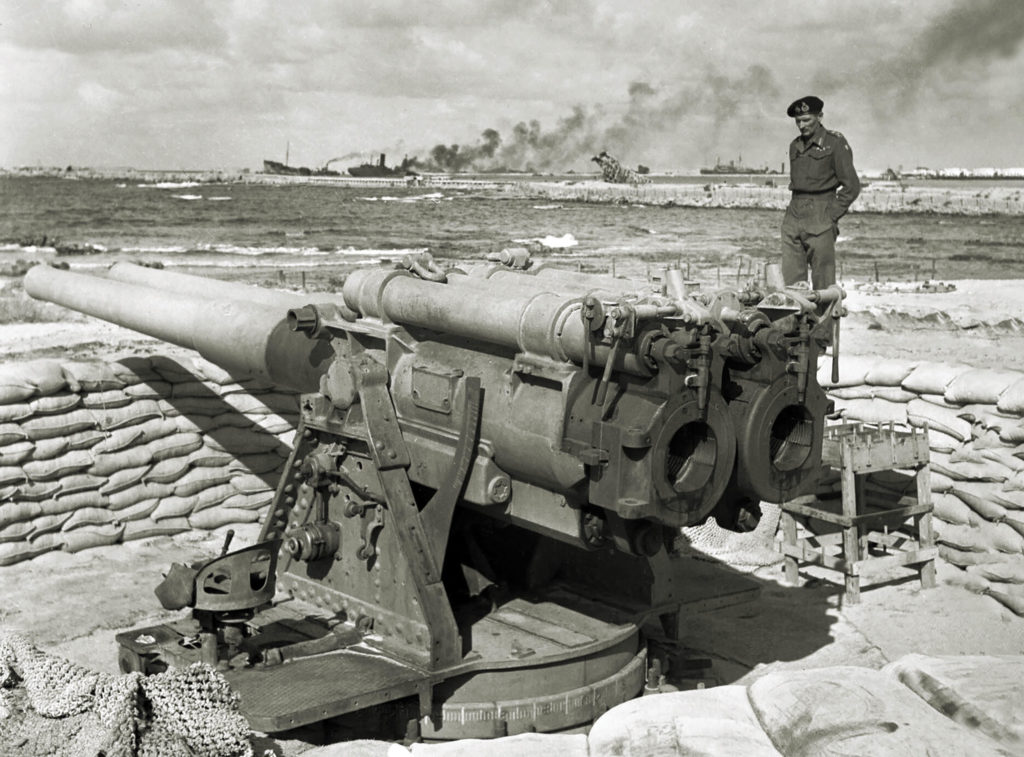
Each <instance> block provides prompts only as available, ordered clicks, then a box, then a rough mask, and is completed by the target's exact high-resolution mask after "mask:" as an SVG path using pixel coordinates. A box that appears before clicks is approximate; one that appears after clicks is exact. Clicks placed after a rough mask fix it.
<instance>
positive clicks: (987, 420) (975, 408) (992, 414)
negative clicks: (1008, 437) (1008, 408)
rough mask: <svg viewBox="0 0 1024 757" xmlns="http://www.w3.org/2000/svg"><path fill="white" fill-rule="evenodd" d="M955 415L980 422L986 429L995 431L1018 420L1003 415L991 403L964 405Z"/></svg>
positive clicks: (973, 421) (1018, 420)
mask: <svg viewBox="0 0 1024 757" xmlns="http://www.w3.org/2000/svg"><path fill="white" fill-rule="evenodd" d="M957 415H959V416H960V417H961V418H963V419H964V420H966V421H970V422H971V423H980V424H981V425H982V426H984V427H985V428H986V429H993V430H994V431H996V432H998V431H999V430H1000V429H1002V428H1003V427H1004V426H1013V425H1016V424H1017V423H1019V422H1020V418H1018V417H1011V416H1008V415H1004V414H1003V413H1000V412H998V411H997V410H996V408H995V407H994V406H992V405H982V404H969V405H964V406H963V407H961V408H960V410H959V411H957Z"/></svg>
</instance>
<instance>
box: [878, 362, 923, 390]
mask: <svg viewBox="0 0 1024 757" xmlns="http://www.w3.org/2000/svg"><path fill="white" fill-rule="evenodd" d="M919 364H920V363H919V362H918V361H917V360H902V359H900V358H884V359H882V360H876V361H875V362H874V364H873V365H872V366H870V367H869V368H868V372H867V374H865V376H864V380H865V381H866V382H867V383H869V384H872V385H874V386H894V387H898V386H901V385H902V384H903V381H904V380H905V379H906V378H907V376H909V375H910V374H911V372H913V370H914V369H915V368H917V366H918V365H919Z"/></svg>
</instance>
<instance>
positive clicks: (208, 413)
mask: <svg viewBox="0 0 1024 757" xmlns="http://www.w3.org/2000/svg"><path fill="white" fill-rule="evenodd" d="M297 422H298V398H297V396H296V395H294V394H284V393H280V392H277V391H274V390H273V389H271V388H269V387H266V386H261V385H258V384H253V383H244V384H240V383H237V382H235V381H234V380H233V379H232V377H231V376H230V375H228V374H227V373H226V372H224V371H223V370H221V369H220V368H218V367H216V366H214V365H212V364H210V363H208V362H206V361H204V360H201V359H193V358H190V357H180V358H179V357H175V358H171V357H164V356H156V357H148V358H147V357H128V358H125V359H122V360H117V361H113V362H99V361H97V362H72V361H58V360H35V361H31V362H25V363H18V364H8V365H6V366H0V565H9V564H12V563H15V562H18V561H20V560H25V559H30V558H33V557H36V556H38V555H40V554H43V553H45V552H49V551H51V550H58V549H63V550H67V551H72V552H74V551H79V550H82V549H86V548H88V547H93V546H99V545H103V544H114V543H117V542H120V541H129V540H132V539H140V538H143V537H147V536H157V535H163V534H175V533H180V532H182V531H187V530H191V529H213V528H217V527H219V526H223V525H227V524H239V523H250V522H255V521H257V520H259V519H260V518H261V516H262V512H263V510H264V509H265V508H266V507H267V506H268V505H269V504H270V501H271V499H272V497H273V489H274V487H275V485H276V482H277V480H278V478H279V476H280V473H281V471H282V469H283V468H284V464H285V459H286V458H287V456H288V454H289V453H290V452H291V446H292V442H293V438H294V434H295V427H296V425H297Z"/></svg>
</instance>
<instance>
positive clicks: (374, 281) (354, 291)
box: [342, 269, 649, 376]
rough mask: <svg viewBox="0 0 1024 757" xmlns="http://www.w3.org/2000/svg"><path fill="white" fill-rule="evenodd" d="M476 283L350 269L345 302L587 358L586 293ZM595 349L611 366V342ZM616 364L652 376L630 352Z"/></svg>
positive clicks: (595, 358) (423, 324)
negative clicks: (455, 292) (583, 300)
mask: <svg viewBox="0 0 1024 757" xmlns="http://www.w3.org/2000/svg"><path fill="white" fill-rule="evenodd" d="M473 287H474V285H473V284H472V283H471V282H470V281H468V280H465V281H463V282H462V283H460V284H459V285H458V295H457V296H452V289H453V288H454V287H452V286H451V285H450V284H441V283H438V282H433V281H423V280H421V279H418V278H415V277H413V276H411V275H408V274H406V273H405V272H404V271H385V270H381V269H360V270H357V271H353V272H352V273H351V274H349V277H348V279H347V280H346V281H345V284H344V286H343V287H342V292H343V294H344V296H345V304H346V305H347V306H348V307H349V308H351V309H352V310H354V311H355V312H357V313H359V314H360V315H363V316H369V317H373V318H382V319H385V320H389V321H393V322H395V323H400V324H405V325H411V326H418V327H420V328H426V329H431V330H434V331H441V332H444V333H447V334H452V335H455V336H459V337H463V338H468V339H476V340H481V341H484V342H490V343H492V344H499V345H504V346H506V347H510V348H513V349H515V350H517V351H522V352H526V353H531V354H534V355H544V356H547V357H549V358H552V359H553V360H558V361H572V362H575V363H577V364H582V362H583V355H584V352H585V351H586V350H587V347H588V345H587V339H586V337H585V334H584V326H583V320H582V318H581V317H580V300H579V298H575V297H572V296H567V295H564V294H556V293H553V292H546V291H543V290H540V291H536V290H531V289H521V288H519V287H516V288H515V289H514V290H512V291H510V290H509V289H508V288H506V289H502V287H501V285H500V284H498V283H492V284H490V285H488V284H487V283H486V282H485V281H483V280H481V282H480V284H479V287H480V288H479V289H475V291H474V289H473ZM592 350H593V355H592V356H591V362H592V363H593V364H594V365H604V364H605V363H606V362H607V360H608V359H609V357H610V356H611V354H612V351H611V350H610V349H609V348H608V347H607V346H604V345H600V346H594V347H592ZM616 367H617V368H619V369H621V370H624V371H627V372H629V373H634V374H637V375H641V376H642V375H649V371H648V369H647V368H646V367H644V366H642V365H641V364H640V363H639V361H638V360H637V359H636V357H635V356H633V355H629V354H620V355H619V356H618V358H617V363H616Z"/></svg>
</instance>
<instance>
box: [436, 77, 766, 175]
mask: <svg viewBox="0 0 1024 757" xmlns="http://www.w3.org/2000/svg"><path fill="white" fill-rule="evenodd" d="M627 95H628V99H627V101H626V106H625V108H624V109H621V113H620V114H619V115H618V116H613V115H611V114H610V113H609V111H610V110H611V108H609V107H606V106H605V105H604V104H601V103H599V104H596V105H591V106H585V105H575V106H573V108H572V110H571V111H570V113H569V114H568V115H566V116H564V117H562V118H561V119H559V120H558V122H557V123H556V124H555V126H554V128H552V129H545V128H544V127H543V126H542V125H541V123H540V122H539V121H537V120H530V121H520V122H519V123H517V124H516V125H515V126H514V127H513V128H512V131H511V133H510V134H508V135H507V136H505V137H503V136H502V135H501V134H500V133H499V132H498V131H497V130H496V129H493V128H491V129H487V130H485V131H484V132H483V134H482V135H481V138H480V141H479V142H478V143H476V144H471V145H459V144H451V145H446V144H439V145H436V146H435V147H434V148H433V149H431V150H430V152H429V157H428V158H427V159H426V160H418V161H417V165H418V166H419V167H422V168H423V169H425V170H428V171H443V172H459V171H472V172H480V173H485V172H504V171H565V170H566V169H568V168H569V167H572V166H574V165H575V166H579V165H581V164H582V163H585V162H586V161H589V159H590V157H591V156H593V155H595V154H597V153H599V152H601V151H602V150H607V151H608V152H609V153H611V154H612V155H614V156H615V157H618V158H619V159H620V160H622V161H623V163H624V164H625V163H635V162H636V161H638V160H643V159H649V158H647V156H648V155H650V154H655V155H660V156H663V159H664V156H666V155H671V156H672V158H673V160H674V161H675V162H676V164H678V161H680V160H691V161H694V160H697V159H698V158H699V157H700V156H701V155H702V154H704V153H706V152H707V150H708V148H709V147H710V146H713V145H714V144H715V140H716V138H717V137H716V135H717V132H718V130H719V128H720V127H721V126H722V125H723V124H725V123H726V122H728V121H729V120H730V119H732V118H735V117H737V116H740V115H743V114H745V113H751V112H755V113H756V112H759V111H760V109H761V107H762V106H763V104H764V103H766V102H770V103H773V104H774V100H776V99H777V98H778V97H779V87H778V86H777V84H776V82H775V79H774V77H773V75H772V73H771V71H769V70H768V69H767V68H765V67H764V66H760V65H756V66H751V67H750V68H749V69H747V70H746V71H745V72H744V73H742V74H741V75H739V76H729V75H726V74H722V73H720V72H717V71H708V72H706V73H705V75H704V76H703V77H702V78H701V79H700V81H699V82H697V83H695V84H692V85H690V86H684V87H679V86H677V87H674V88H668V89H659V88H657V87H655V86H654V85H652V84H651V83H649V82H644V81H635V82H632V83H631V84H630V85H629V87H628V89H627Z"/></svg>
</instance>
